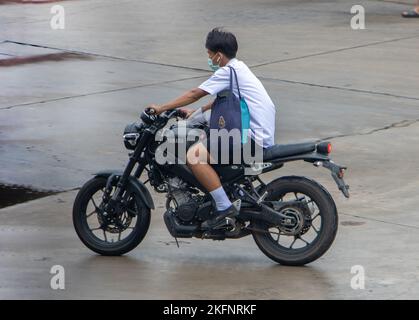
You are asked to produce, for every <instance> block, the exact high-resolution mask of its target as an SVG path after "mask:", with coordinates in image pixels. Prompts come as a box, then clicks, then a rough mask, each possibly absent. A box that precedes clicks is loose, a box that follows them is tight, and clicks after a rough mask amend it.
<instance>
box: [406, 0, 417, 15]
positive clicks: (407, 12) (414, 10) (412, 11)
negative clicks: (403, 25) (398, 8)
mask: <svg viewBox="0 0 419 320" xmlns="http://www.w3.org/2000/svg"><path fill="white" fill-rule="evenodd" d="M402 16H403V17H404V18H419V0H417V2H416V7H414V8H413V9H411V10H409V11H404V12H402Z"/></svg>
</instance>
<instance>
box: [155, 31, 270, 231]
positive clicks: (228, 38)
mask: <svg viewBox="0 0 419 320" xmlns="http://www.w3.org/2000/svg"><path fill="white" fill-rule="evenodd" d="M205 47H206V49H207V53H208V65H209V67H210V68H211V69H212V70H213V71H215V72H214V74H213V75H212V76H211V77H210V78H209V79H208V80H206V81H205V82H203V83H202V84H201V85H200V86H199V87H197V88H193V89H191V90H189V91H187V92H186V93H184V94H183V95H181V96H180V97H178V98H176V99H174V100H172V101H169V102H167V103H164V104H160V105H156V104H152V105H150V106H149V107H148V108H150V109H153V110H154V112H155V113H156V114H160V113H162V112H165V111H168V110H172V109H176V108H180V107H184V106H186V105H189V104H192V103H194V102H196V101H198V100H199V99H201V98H202V97H204V96H206V95H208V94H209V95H217V94H218V93H220V92H222V91H224V90H226V89H228V87H229V84H230V67H232V68H233V69H234V70H235V71H236V73H237V80H238V83H240V94H241V96H242V97H243V98H244V100H245V102H246V104H247V106H248V110H249V115H250V128H249V136H250V139H251V141H252V142H254V143H257V144H258V145H259V146H261V147H262V148H268V147H270V146H272V145H273V144H274V134H275V105H274V104H273V102H272V100H271V98H270V97H269V95H268V93H267V92H266V90H265V88H264V87H263V85H262V83H261V82H260V81H259V79H258V78H257V77H256V76H255V75H254V74H253V73H252V72H251V71H250V69H249V68H248V67H247V65H246V64H245V63H244V62H242V61H240V60H238V59H237V58H236V53H237V49H238V45H237V40H236V37H235V36H234V34H232V33H231V32H227V31H224V30H222V29H219V28H215V29H213V30H212V31H210V32H209V33H208V35H207V38H206V43H205ZM233 90H234V91H233V92H234V94H235V95H236V96H237V93H238V92H237V89H236V88H235V89H233ZM213 102H214V101H211V102H210V103H208V104H207V105H205V106H204V107H202V112H205V111H208V110H210V109H211V107H212V105H213ZM183 110H184V112H185V113H186V117H189V116H190V115H191V114H192V113H193V112H194V110H191V109H183ZM197 157H200V158H201V159H202V157H204V158H205V159H206V160H207V161H204V162H202V161H199V162H197V161H195V159H196V158H197ZM186 159H187V165H188V166H189V168H190V169H191V170H192V172H193V174H194V176H195V177H196V179H197V180H198V181H199V182H200V183H201V184H202V186H203V187H204V188H205V189H206V190H208V192H209V193H210V194H211V196H212V198H213V200H214V202H215V205H216V210H217V211H216V212H215V217H214V218H213V219H211V220H209V221H206V222H204V224H203V225H202V227H203V228H212V227H214V226H216V225H217V224H218V223H219V222H220V221H222V220H224V219H225V218H227V217H234V216H237V215H238V211H237V209H236V208H235V207H234V206H233V205H232V203H231V201H230V200H229V198H228V197H227V194H226V192H225V191H224V189H223V187H222V185H221V182H220V178H219V176H218V174H217V173H216V171H215V170H214V168H213V167H212V166H211V165H210V164H209V162H210V161H209V160H210V153H209V152H208V150H207V147H206V146H205V145H204V144H203V143H200V142H198V143H196V144H194V145H193V146H191V147H190V148H189V150H188V151H187V156H186Z"/></svg>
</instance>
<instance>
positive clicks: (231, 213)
mask: <svg viewBox="0 0 419 320" xmlns="http://www.w3.org/2000/svg"><path fill="white" fill-rule="evenodd" d="M215 215H216V216H215V217H214V218H212V219H211V220H207V221H205V222H203V223H202V225H201V228H202V229H212V228H214V227H216V226H218V225H219V224H221V223H222V222H224V221H225V219H226V218H232V217H236V216H238V215H239V212H238V211H237V209H236V207H235V206H233V205H231V206H230V207H228V208H227V209H225V210H223V211H217V212H216V213H215Z"/></svg>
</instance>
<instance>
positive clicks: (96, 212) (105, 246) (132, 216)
mask: <svg viewBox="0 0 419 320" xmlns="http://www.w3.org/2000/svg"><path fill="white" fill-rule="evenodd" d="M106 181H107V179H106V178H102V177H95V178H93V179H92V180H90V181H88V182H87V183H86V184H85V185H84V186H83V187H82V188H81V189H80V191H79V193H78V195H77V197H76V200H75V202H74V207H73V224H74V227H75V229H76V232H77V234H78V236H79V238H80V239H81V240H82V242H83V243H84V244H85V245H86V246H87V247H88V248H90V249H91V250H93V251H95V252H97V253H99V254H102V255H121V254H124V253H126V252H128V251H130V250H132V249H133V248H135V247H136V246H137V245H138V244H139V243H140V242H141V241H142V239H143V238H144V236H145V234H146V233H147V230H148V227H149V224H150V210H149V209H148V208H146V207H145V206H144V205H143V203H142V202H141V199H140V198H139V197H138V195H137V194H136V193H135V192H133V191H131V190H130V188H128V189H127V191H126V196H127V197H126V199H127V200H126V201H125V202H123V203H122V204H120V205H118V207H117V208H116V210H115V211H114V212H113V213H112V212H109V211H110V210H107V206H106V203H104V201H103V195H104V192H105V186H106Z"/></svg>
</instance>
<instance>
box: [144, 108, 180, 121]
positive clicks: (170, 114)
mask: <svg viewBox="0 0 419 320" xmlns="http://www.w3.org/2000/svg"><path fill="white" fill-rule="evenodd" d="M144 112H145V113H146V114H147V115H150V116H156V117H158V116H159V115H156V111H155V110H154V109H152V108H145V109H144ZM185 116H186V113H185V112H183V111H181V110H177V109H174V110H169V111H165V112H163V113H161V114H160V117H163V118H166V119H171V118H173V117H180V118H184V117H185Z"/></svg>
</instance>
